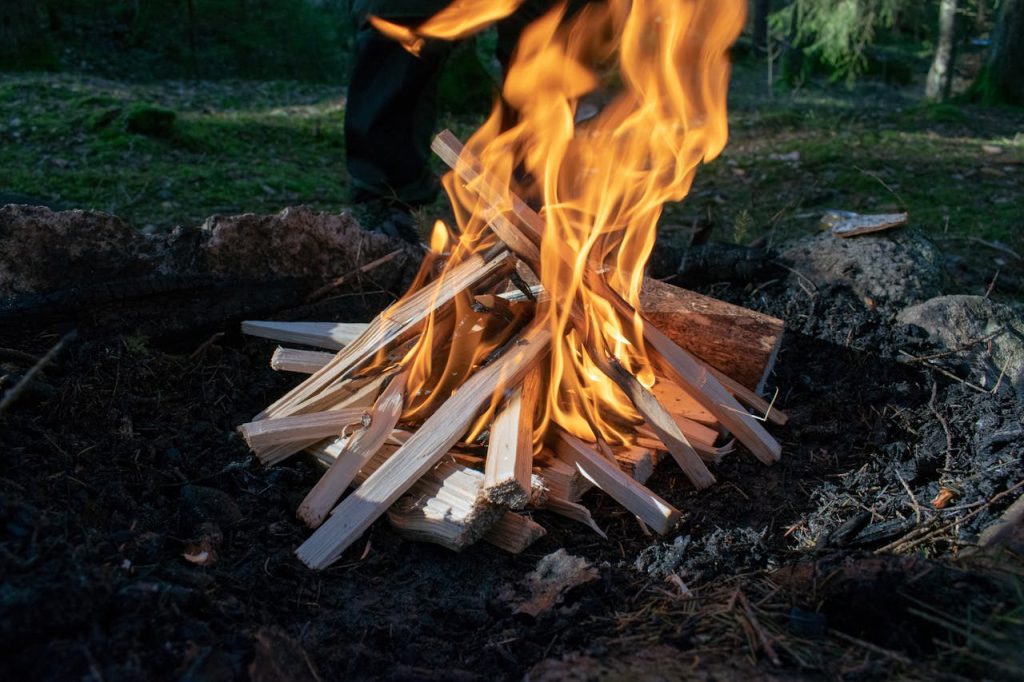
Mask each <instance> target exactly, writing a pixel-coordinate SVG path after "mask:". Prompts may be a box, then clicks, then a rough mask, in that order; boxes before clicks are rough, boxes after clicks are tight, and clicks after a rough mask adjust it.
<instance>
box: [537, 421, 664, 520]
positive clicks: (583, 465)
mask: <svg viewBox="0 0 1024 682" xmlns="http://www.w3.org/2000/svg"><path fill="white" fill-rule="evenodd" d="M554 440H555V451H556V452H557V453H558V456H559V458H561V459H563V460H565V461H566V462H569V463H571V464H573V465H574V466H576V468H577V469H579V471H580V473H582V474H583V475H584V476H585V477H587V478H588V479H589V480H590V482H591V483H593V484H594V485H596V486H597V487H598V488H600V489H601V490H603V491H604V492H606V493H608V495H610V496H611V497H612V498H613V499H614V500H615V501H616V502H618V503H619V504H621V505H622V506H623V507H625V508H626V509H628V510H629V511H631V512H632V513H633V514H635V515H636V516H637V517H638V518H639V519H640V520H641V521H643V522H644V523H646V524H647V525H648V526H650V527H651V528H652V529H653V530H654V531H655V532H656V533H658V534H660V535H664V534H665V533H667V532H668V531H669V530H671V529H672V527H673V526H675V525H676V523H678V522H679V511H678V510H677V509H676V508H675V507H673V506H672V505H670V504H669V503H668V502H666V501H665V500H663V499H662V498H661V497H659V496H658V495H656V494H655V493H653V492H652V491H650V490H648V489H647V488H645V487H644V486H643V485H642V484H640V483H637V482H636V481H634V480H633V479H632V478H630V477H629V476H627V475H626V474H625V473H623V472H622V470H621V469H619V468H618V466H616V465H615V464H612V463H611V462H609V461H608V460H607V459H606V458H605V457H603V456H601V455H599V454H598V453H597V452H595V451H594V449H593V448H592V447H590V446H589V445H587V444H586V443H584V442H583V441H581V440H580V439H578V438H576V437H575V436H573V435H572V434H569V433H567V432H565V431H563V430H562V429H556V431H555V436H554Z"/></svg>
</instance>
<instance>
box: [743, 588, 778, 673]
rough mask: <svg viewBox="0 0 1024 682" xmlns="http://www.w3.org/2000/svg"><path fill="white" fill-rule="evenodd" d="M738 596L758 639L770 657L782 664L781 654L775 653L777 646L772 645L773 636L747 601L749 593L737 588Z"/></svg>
mask: <svg viewBox="0 0 1024 682" xmlns="http://www.w3.org/2000/svg"><path fill="white" fill-rule="evenodd" d="M736 596H737V598H738V599H739V602H740V604H741V605H742V606H743V614H744V615H745V616H746V618H747V622H748V623H750V627H751V629H753V631H754V633H755V634H756V635H757V639H758V640H759V641H760V643H761V648H762V649H764V652H765V653H766V654H768V658H770V659H771V661H772V663H773V664H775V665H782V661H780V660H779V655H778V654H777V653H775V647H773V646H772V641H771V638H770V637H769V636H768V633H766V632H765V631H764V628H762V627H761V623H760V622H759V621H758V620H757V616H756V615H754V609H752V608H750V602H749V601H747V595H745V594H743V592H742V591H739V590H737V592H736Z"/></svg>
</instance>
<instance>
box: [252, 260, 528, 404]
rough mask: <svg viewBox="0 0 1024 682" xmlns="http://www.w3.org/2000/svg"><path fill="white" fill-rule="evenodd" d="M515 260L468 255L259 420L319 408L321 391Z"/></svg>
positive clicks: (375, 322) (393, 309)
mask: <svg viewBox="0 0 1024 682" xmlns="http://www.w3.org/2000/svg"><path fill="white" fill-rule="evenodd" d="M514 261H515V258H514V257H512V256H511V255H509V254H508V253H507V252H506V253H499V254H498V255H497V256H495V257H494V258H492V259H491V260H489V261H488V260H485V259H484V257H483V256H480V255H473V256H470V257H468V258H467V259H466V260H465V261H463V262H462V263H460V264H459V265H457V266H456V267H454V268H453V269H452V270H450V271H449V272H448V273H447V276H446V277H444V278H443V279H438V280H435V281H434V282H431V283H430V284H428V285H426V286H424V287H423V288H422V289H420V290H419V291H417V292H415V293H414V294H412V295H410V296H408V297H406V298H404V299H402V300H400V301H399V302H398V303H396V304H394V305H392V306H391V307H389V308H388V309H387V310H385V311H384V312H382V313H381V314H380V315H378V316H377V317H375V318H374V319H373V321H372V322H370V324H369V325H368V326H367V328H366V331H364V332H363V333H362V334H360V335H359V337H358V338H357V339H355V340H354V341H353V342H352V343H350V344H349V345H347V346H345V347H344V348H343V349H342V350H341V351H340V352H339V353H338V354H337V355H336V356H335V357H334V359H333V360H331V362H330V363H329V364H328V365H326V366H325V367H324V368H323V369H321V370H320V371H318V372H317V373H316V374H314V375H312V376H311V377H309V379H307V380H306V381H304V382H303V383H301V384H300V385H298V386H296V387H295V388H294V389H292V390H291V391H289V392H288V393H287V394H285V395H284V396H282V397H281V398H279V399H278V400H277V401H275V402H274V403H273V404H272V405H270V406H269V407H268V408H267V409H266V410H264V411H263V412H261V413H260V414H259V415H257V419H262V418H267V417H278V416H287V415H290V414H296V413H298V414H301V413H304V412H311V411H315V407H316V401H315V397H316V395H317V393H319V392H320V391H321V390H323V389H324V388H326V387H327V386H329V385H331V384H333V383H335V382H337V381H338V380H340V379H343V378H345V376H346V375H347V374H348V373H349V372H351V371H352V370H354V369H356V368H358V367H360V366H362V364H363V363H365V362H367V361H368V360H370V359H371V358H372V357H373V356H374V355H375V354H376V353H377V352H378V351H379V350H380V349H382V348H385V347H387V346H388V345H389V344H390V343H392V342H394V341H396V340H398V339H399V338H401V337H402V336H403V335H404V334H406V333H408V332H410V331H412V330H413V329H415V327H416V326H417V325H419V324H420V323H421V322H423V320H425V319H426V318H427V316H428V315H430V314H431V313H432V312H433V311H434V310H436V309H437V308H440V307H441V306H443V305H446V304H447V303H448V302H449V301H451V300H452V298H454V297H455V296H456V295H457V294H459V293H460V292H462V291H464V290H465V289H466V288H467V287H470V286H472V285H473V284H475V283H477V282H479V281H481V280H483V279H486V278H488V277H491V276H493V275H494V274H495V273H496V272H499V271H500V270H502V269H504V270H511V269H512V268H513V267H514V265H515V264H514Z"/></svg>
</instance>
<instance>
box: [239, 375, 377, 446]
mask: <svg viewBox="0 0 1024 682" xmlns="http://www.w3.org/2000/svg"><path fill="white" fill-rule="evenodd" d="M394 371H395V370H394V369H392V370H386V371H383V372H380V373H379V374H377V375H375V376H371V377H359V378H357V379H349V380H348V381H345V382H342V383H339V384H337V385H335V386H334V387H332V388H331V389H330V390H331V392H332V394H333V395H334V396H335V397H334V400H333V401H332V403H333V404H331V405H330V407H328V408H327V409H326V410H325V412H334V411H337V410H344V409H347V408H355V407H358V408H362V409H364V411H365V409H366V408H368V407H370V406H371V405H373V403H374V402H375V401H376V400H377V395H378V394H379V393H380V389H381V386H383V385H384V382H385V381H387V380H388V378H390V377H391V376H392V374H394ZM314 414H315V413H314ZM261 421H262V420H261ZM254 423H255V422H254ZM320 440H322V439H321V438H307V439H304V440H294V441H288V442H284V443H280V444H278V445H275V446H273V447H270V448H266V449H263V450H261V451H260V452H257V453H256V455H257V457H259V459H260V461H261V462H263V464H265V465H267V466H271V465H274V464H278V463H280V462H283V461H284V460H286V459H287V458H288V457H290V456H292V455H294V454H295V453H297V452H301V451H302V450H305V449H306V448H308V447H310V446H312V445H315V444H316V443H317V442H319V441H320Z"/></svg>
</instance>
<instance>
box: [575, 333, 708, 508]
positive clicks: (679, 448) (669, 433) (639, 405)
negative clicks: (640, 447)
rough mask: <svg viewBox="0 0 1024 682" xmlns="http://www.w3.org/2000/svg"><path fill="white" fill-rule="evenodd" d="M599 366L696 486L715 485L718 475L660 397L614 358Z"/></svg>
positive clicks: (593, 355)
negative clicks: (713, 473)
mask: <svg viewBox="0 0 1024 682" xmlns="http://www.w3.org/2000/svg"><path fill="white" fill-rule="evenodd" d="M599 354H600V351H598V353H596V354H591V357H595V356H596V355H599ZM597 365H598V366H599V367H601V369H602V371H604V372H605V374H607V375H608V376H609V377H610V378H611V379H612V380H613V381H614V382H615V383H616V384H618V385H619V388H621V389H622V390H623V392H624V393H625V394H626V395H627V396H628V397H629V399H630V401H631V402H632V403H633V406H634V407H636V409H637V412H639V413H640V414H641V416H643V418H644V420H645V421H646V422H647V425H648V426H650V427H651V428H652V429H653V430H654V432H655V433H656V434H657V435H658V440H660V441H661V442H662V443H664V444H665V447H666V448H668V451H669V454H671V455H672V458H673V459H674V460H675V461H676V464H678V465H679V468H680V469H682V470H683V473H685V474H686V477H687V478H688V479H690V482H691V483H693V485H694V487H695V488H697V489H698V490H701V489H703V488H707V487H708V486H710V485H712V484H714V482H715V477H714V475H712V473H711V472H710V471H708V468H707V466H706V465H705V464H704V461H703V460H701V458H700V455H698V454H697V451H696V450H694V449H693V447H692V446H691V445H690V443H689V441H687V440H686V436H684V435H683V432H682V431H680V430H679V426H678V425H677V424H676V422H675V420H674V419H673V418H672V415H670V414H669V413H668V412H666V411H665V408H664V407H662V406H661V403H659V402H658V400H657V398H655V397H654V395H653V394H652V393H651V392H650V391H648V390H647V389H646V388H644V386H643V385H642V384H641V383H640V382H639V381H638V380H637V378H636V377H635V376H633V375H632V374H630V373H629V372H628V371H627V370H626V368H625V367H623V366H622V364H621V363H620V362H619V361H618V360H617V359H616V358H614V357H610V358H608V359H607V360H604V361H601V360H598V361H597Z"/></svg>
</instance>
